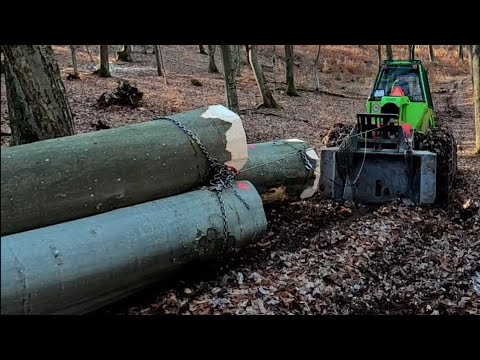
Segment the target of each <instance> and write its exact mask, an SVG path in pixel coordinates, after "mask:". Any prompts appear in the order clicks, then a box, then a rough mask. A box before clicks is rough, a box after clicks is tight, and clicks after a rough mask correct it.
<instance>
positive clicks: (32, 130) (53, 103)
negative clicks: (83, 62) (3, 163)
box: [1, 45, 75, 145]
mask: <svg viewBox="0 0 480 360" xmlns="http://www.w3.org/2000/svg"><path fill="white" fill-rule="evenodd" d="M1 47H2V52H3V54H4V57H5V83H6V88H7V102H8V114H9V119H10V127H11V129H12V142H13V145H19V144H26V143H31V142H35V141H39V140H46V139H52V138H57V137H62V136H69V135H73V134H74V133H75V130H74V126H73V115H72V111H71V110H70V105H69V103H68V99H67V95H66V92H65V87H64V84H63V82H62V79H61V77H60V69H59V68H58V64H57V61H56V60H55V55H54V53H53V50H52V47H51V46H50V45H2V46H1Z"/></svg>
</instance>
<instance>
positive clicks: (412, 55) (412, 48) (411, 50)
mask: <svg viewBox="0 0 480 360" xmlns="http://www.w3.org/2000/svg"><path fill="white" fill-rule="evenodd" d="M408 60H410V61H413V60H415V45H408Z"/></svg>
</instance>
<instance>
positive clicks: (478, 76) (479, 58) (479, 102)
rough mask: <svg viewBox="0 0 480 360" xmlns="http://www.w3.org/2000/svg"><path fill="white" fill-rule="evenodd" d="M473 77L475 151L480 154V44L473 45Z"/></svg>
mask: <svg viewBox="0 0 480 360" xmlns="http://www.w3.org/2000/svg"><path fill="white" fill-rule="evenodd" d="M472 77H473V103H474V106H475V134H476V135H475V139H476V141H475V153H476V154H480V45H473V47H472Z"/></svg>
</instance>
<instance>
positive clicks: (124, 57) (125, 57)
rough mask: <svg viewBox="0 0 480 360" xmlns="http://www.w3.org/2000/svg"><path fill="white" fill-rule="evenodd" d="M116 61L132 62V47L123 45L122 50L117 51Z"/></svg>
mask: <svg viewBox="0 0 480 360" xmlns="http://www.w3.org/2000/svg"><path fill="white" fill-rule="evenodd" d="M117 60H121V61H127V62H132V61H133V59H132V45H123V47H122V50H120V51H117Z"/></svg>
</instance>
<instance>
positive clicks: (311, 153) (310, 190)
mask: <svg viewBox="0 0 480 360" xmlns="http://www.w3.org/2000/svg"><path fill="white" fill-rule="evenodd" d="M305 154H306V155H307V158H308V159H309V160H310V161H311V162H312V161H313V162H314V163H315V168H314V172H315V179H314V181H313V184H312V185H311V186H309V187H307V188H306V189H305V190H303V191H302V193H301V194H300V199H307V198H309V197H312V196H313V194H315V192H316V191H317V189H318V184H319V182H320V158H319V157H318V155H317V153H316V152H315V150H314V149H312V148H310V149H308V150H307V151H306V152H305Z"/></svg>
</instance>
